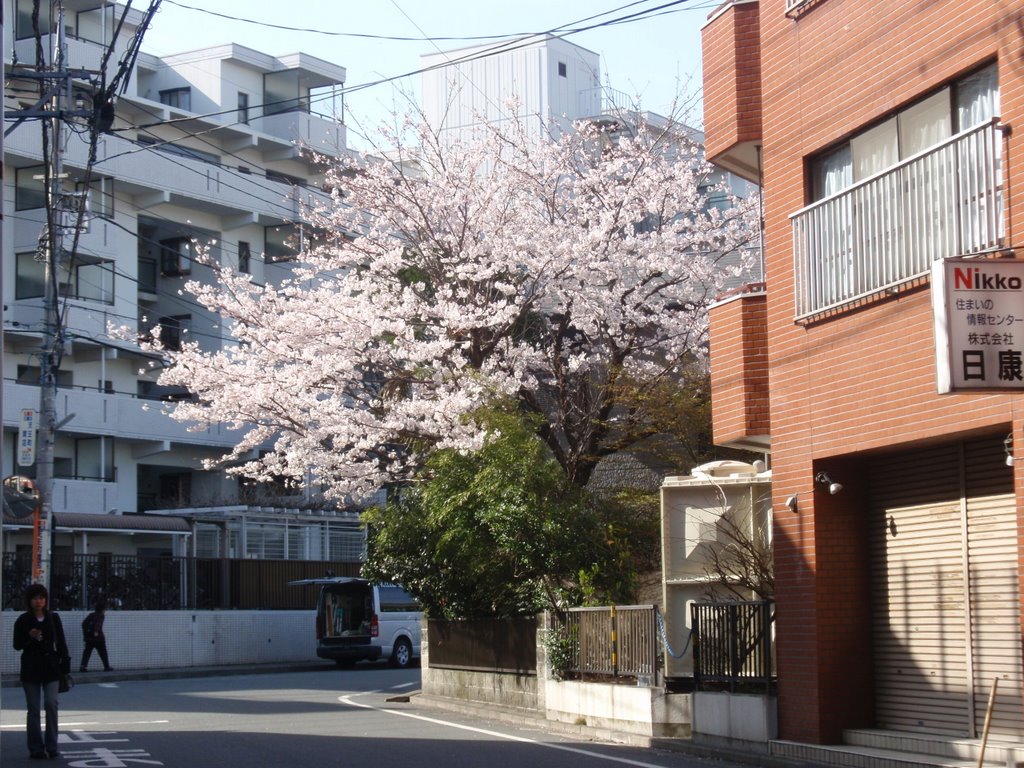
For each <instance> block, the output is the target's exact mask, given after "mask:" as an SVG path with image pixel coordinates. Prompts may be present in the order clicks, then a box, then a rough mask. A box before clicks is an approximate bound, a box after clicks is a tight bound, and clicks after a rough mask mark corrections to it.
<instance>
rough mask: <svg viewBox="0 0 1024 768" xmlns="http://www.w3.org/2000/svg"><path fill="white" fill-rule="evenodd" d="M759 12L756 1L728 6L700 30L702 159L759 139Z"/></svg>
mask: <svg viewBox="0 0 1024 768" xmlns="http://www.w3.org/2000/svg"><path fill="white" fill-rule="evenodd" d="M759 14H760V10H759V5H758V3H756V2H745V3H740V4H736V5H732V6H729V7H728V8H725V9H723V10H722V12H721V13H720V14H719V15H718V16H716V17H715V18H714V19H713V20H712V21H711V22H710V23H709V24H708V25H707V26H706V27H705V28H704V30H703V32H702V38H703V47H704V50H705V51H706V52H707V54H706V55H705V57H704V62H703V72H704V127H705V134H706V139H707V143H706V145H705V150H706V152H707V156H708V157H711V158H713V157H715V156H716V155H719V154H721V153H722V152H724V151H726V150H728V149H730V148H731V147H733V146H735V145H736V144H739V143H741V142H745V141H756V140H758V139H760V138H761V41H760V36H759V29H760V28H759Z"/></svg>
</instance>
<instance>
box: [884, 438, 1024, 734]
mask: <svg viewBox="0 0 1024 768" xmlns="http://www.w3.org/2000/svg"><path fill="white" fill-rule="evenodd" d="M868 476H869V479H870V483H871V491H870V495H869V509H870V549H871V578H872V590H871V591H872V620H873V626H872V640H873V652H874V659H873V661H874V673H875V714H876V722H877V725H878V727H880V728H890V729H893V730H910V731H920V732H928V733H940V734H951V735H967V736H973V735H976V734H978V733H980V732H981V728H982V725H983V722H984V718H985V707H986V705H987V703H988V695H989V691H990V689H991V686H992V678H993V677H995V676H997V675H998V676H999V677H1000V680H999V699H998V702H997V709H996V711H995V713H994V717H993V723H992V729H991V733H992V734H999V735H1008V736H1014V737H1019V736H1022V735H1024V730H1022V729H1024V725H1022V720H1021V649H1020V640H1019V636H1020V624H1019V615H1018V602H1017V595H1018V588H1019V587H1018V575H1017V536H1016V530H1017V529H1016V511H1015V506H1014V498H1013V473H1012V471H1011V470H1010V468H1009V467H1007V466H1006V463H1005V454H1004V453H1003V448H1002V442H1001V441H1000V440H985V441H980V442H972V443H964V444H956V445H949V446H941V447H937V448H932V449H928V450H924V451H919V452H915V453H912V454H899V455H895V456H884V457H879V458H877V459H876V460H874V461H873V462H872V463H871V466H870V467H869V475H868Z"/></svg>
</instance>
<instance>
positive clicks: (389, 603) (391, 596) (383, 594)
mask: <svg viewBox="0 0 1024 768" xmlns="http://www.w3.org/2000/svg"><path fill="white" fill-rule="evenodd" d="M377 589H378V594H379V595H380V612H381V613H398V612H403V611H422V610H423V609H422V608H421V607H420V604H419V601H418V600H417V599H416V598H415V597H413V596H412V595H410V594H409V593H408V592H406V591H405V590H404V589H402V588H401V587H398V586H395V585H394V584H381V585H380V586H379V587H377Z"/></svg>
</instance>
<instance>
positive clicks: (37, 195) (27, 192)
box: [14, 165, 46, 211]
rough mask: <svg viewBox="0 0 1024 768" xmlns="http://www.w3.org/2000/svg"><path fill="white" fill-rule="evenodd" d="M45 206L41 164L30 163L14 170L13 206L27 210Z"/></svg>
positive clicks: (44, 187)
mask: <svg viewBox="0 0 1024 768" xmlns="http://www.w3.org/2000/svg"><path fill="white" fill-rule="evenodd" d="M45 207H46V184H45V182H44V181H43V166H41V165H31V166H29V167H27V168H18V169H17V170H16V171H15V172H14V208H15V210H18V211H27V210H31V209H32V208H45Z"/></svg>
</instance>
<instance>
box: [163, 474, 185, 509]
mask: <svg viewBox="0 0 1024 768" xmlns="http://www.w3.org/2000/svg"><path fill="white" fill-rule="evenodd" d="M160 501H161V502H162V503H164V504H167V505H168V506H172V507H185V506H188V505H189V504H191V503H192V473H191V472H175V473H173V474H165V475H160Z"/></svg>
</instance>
